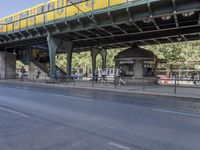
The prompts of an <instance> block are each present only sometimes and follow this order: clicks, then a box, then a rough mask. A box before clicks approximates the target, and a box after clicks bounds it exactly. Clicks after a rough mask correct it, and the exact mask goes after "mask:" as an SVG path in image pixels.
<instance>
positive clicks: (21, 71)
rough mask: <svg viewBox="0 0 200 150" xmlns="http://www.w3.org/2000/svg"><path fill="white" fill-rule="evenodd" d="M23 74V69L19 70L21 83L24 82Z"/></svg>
mask: <svg viewBox="0 0 200 150" xmlns="http://www.w3.org/2000/svg"><path fill="white" fill-rule="evenodd" d="M25 72H26V71H25V69H24V67H22V68H21V70H20V80H21V81H23V80H24V74H25Z"/></svg>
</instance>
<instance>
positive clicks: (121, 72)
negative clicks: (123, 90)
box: [119, 68, 126, 85]
mask: <svg viewBox="0 0 200 150" xmlns="http://www.w3.org/2000/svg"><path fill="white" fill-rule="evenodd" d="M123 75H124V71H123V69H122V68H120V70H119V85H121V83H123V84H126V82H125V81H124V80H123V79H122V76H123Z"/></svg>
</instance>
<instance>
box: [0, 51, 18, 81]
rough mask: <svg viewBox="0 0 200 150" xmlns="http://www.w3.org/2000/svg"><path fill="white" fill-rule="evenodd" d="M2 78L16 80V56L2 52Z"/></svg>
mask: <svg viewBox="0 0 200 150" xmlns="http://www.w3.org/2000/svg"><path fill="white" fill-rule="evenodd" d="M0 78H1V79H13V78H16V56H15V55H14V54H12V53H5V52H0Z"/></svg>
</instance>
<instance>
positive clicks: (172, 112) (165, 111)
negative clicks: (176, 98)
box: [152, 109, 200, 117]
mask: <svg viewBox="0 0 200 150" xmlns="http://www.w3.org/2000/svg"><path fill="white" fill-rule="evenodd" d="M152 110H153V111H159V112H163V113H170V114H177V115H182V116H192V117H200V115H197V114H191V113H183V112H178V111H171V110H163V109H152Z"/></svg>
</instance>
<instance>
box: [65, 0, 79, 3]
mask: <svg viewBox="0 0 200 150" xmlns="http://www.w3.org/2000/svg"><path fill="white" fill-rule="evenodd" d="M81 1H82V0H68V2H67V3H68V4H71V2H72V3H80V2H81Z"/></svg>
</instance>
